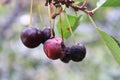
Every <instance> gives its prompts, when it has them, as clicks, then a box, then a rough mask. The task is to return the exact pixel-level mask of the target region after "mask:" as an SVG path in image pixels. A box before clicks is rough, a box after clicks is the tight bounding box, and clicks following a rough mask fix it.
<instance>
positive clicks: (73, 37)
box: [64, 13, 77, 45]
mask: <svg viewBox="0 0 120 80" xmlns="http://www.w3.org/2000/svg"><path fill="white" fill-rule="evenodd" d="M64 15H65V17H66V20H67V23H68V25H69V29H70V33H71V35H72V39H73V42H74V45H77V43H76V41H75V36H74V34H73V31H72V28H71V24H70V21H69V19H68V16H67V15H66V13H64Z"/></svg>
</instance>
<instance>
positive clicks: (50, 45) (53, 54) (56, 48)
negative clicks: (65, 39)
mask: <svg viewBox="0 0 120 80" xmlns="http://www.w3.org/2000/svg"><path fill="white" fill-rule="evenodd" d="M43 48H44V52H45V54H46V55H47V57H48V58H50V59H53V60H55V59H58V58H60V57H61V56H62V39H61V38H56V37H55V38H52V39H48V40H47V41H46V42H45V43H44V46H43Z"/></svg>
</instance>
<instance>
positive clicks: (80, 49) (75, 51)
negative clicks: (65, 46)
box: [70, 44, 86, 62]
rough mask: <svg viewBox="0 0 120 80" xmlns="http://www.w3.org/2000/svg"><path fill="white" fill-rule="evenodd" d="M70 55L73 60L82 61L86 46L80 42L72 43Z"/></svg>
mask: <svg viewBox="0 0 120 80" xmlns="http://www.w3.org/2000/svg"><path fill="white" fill-rule="evenodd" d="M70 55H71V59H72V60H73V61H76V62H78V61H82V60H83V59H84V58H85V55H86V48H85V46H84V45H82V44H78V45H74V46H72V47H71V48H70Z"/></svg>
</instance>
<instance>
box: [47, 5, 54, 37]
mask: <svg viewBox="0 0 120 80" xmlns="http://www.w3.org/2000/svg"><path fill="white" fill-rule="evenodd" d="M48 15H49V21H50V34H51V36H50V37H51V38H53V27H52V19H51V3H48Z"/></svg>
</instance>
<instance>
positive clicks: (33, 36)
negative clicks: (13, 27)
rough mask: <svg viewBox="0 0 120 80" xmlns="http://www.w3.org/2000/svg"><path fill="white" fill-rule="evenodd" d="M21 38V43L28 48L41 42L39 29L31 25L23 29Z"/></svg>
mask: <svg viewBox="0 0 120 80" xmlns="http://www.w3.org/2000/svg"><path fill="white" fill-rule="evenodd" d="M21 40H22V42H23V44H24V45H25V46H26V47H28V48H35V47H37V46H38V45H40V43H41V40H40V36H39V30H38V29H36V28H32V27H29V28H26V29H24V30H23V31H22V32H21Z"/></svg>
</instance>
